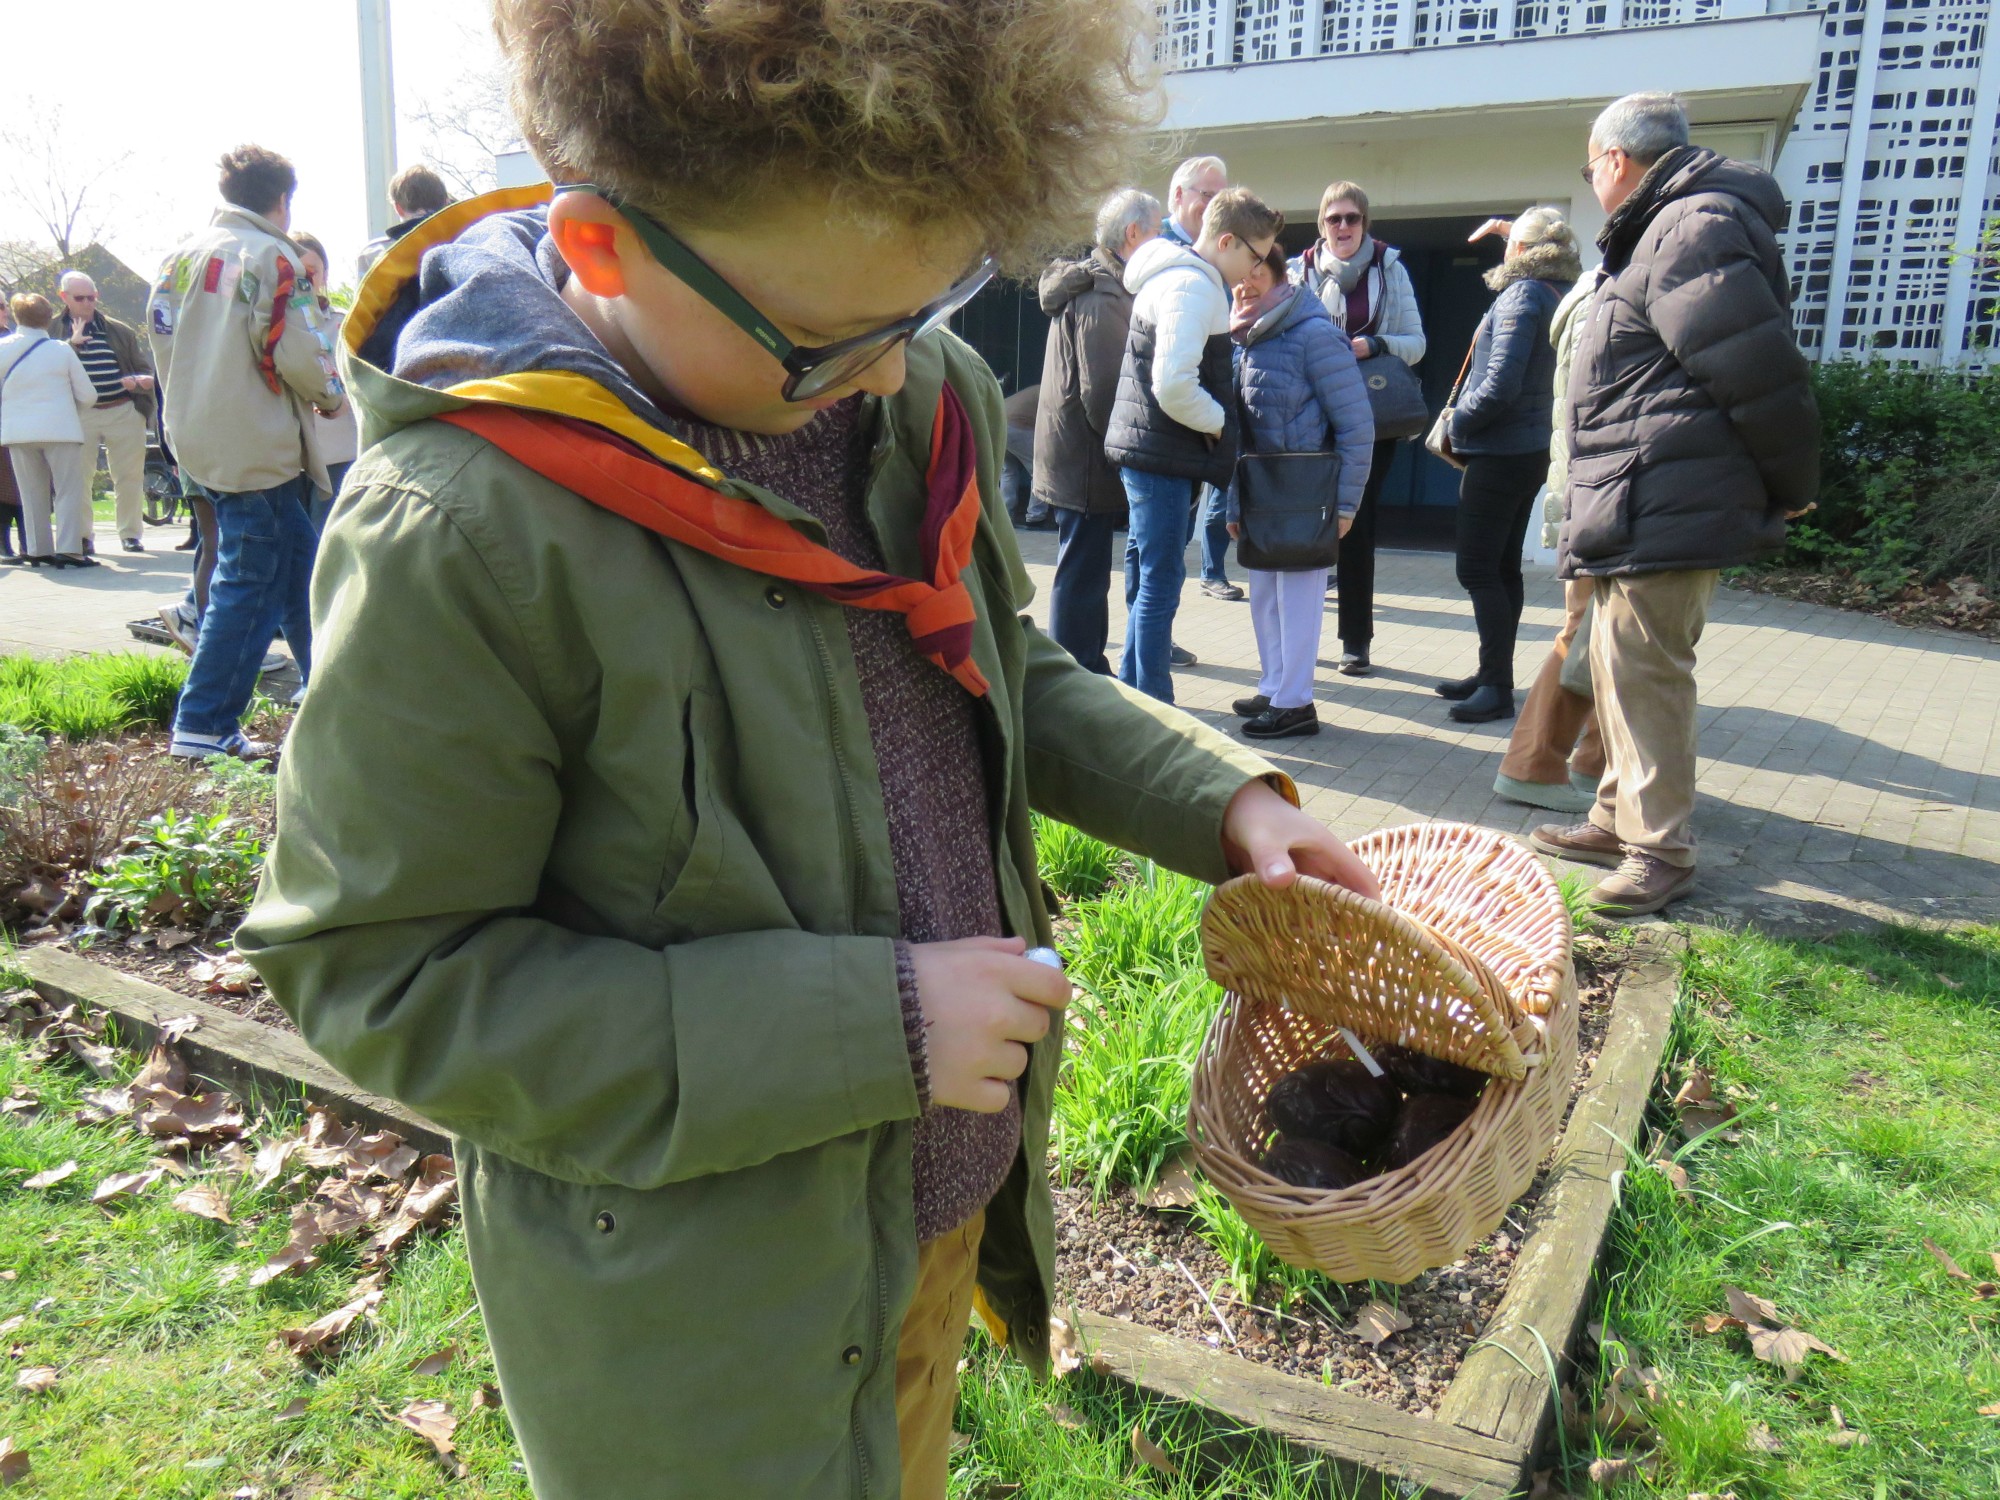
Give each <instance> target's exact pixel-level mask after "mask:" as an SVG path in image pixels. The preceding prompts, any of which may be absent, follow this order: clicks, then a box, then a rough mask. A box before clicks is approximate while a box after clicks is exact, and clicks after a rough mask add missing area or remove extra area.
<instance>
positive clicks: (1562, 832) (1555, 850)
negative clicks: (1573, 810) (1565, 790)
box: [1528, 818, 1625, 870]
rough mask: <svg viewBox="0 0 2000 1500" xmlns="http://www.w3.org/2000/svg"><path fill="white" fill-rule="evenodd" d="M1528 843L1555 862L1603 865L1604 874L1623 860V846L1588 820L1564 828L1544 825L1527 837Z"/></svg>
mask: <svg viewBox="0 0 2000 1500" xmlns="http://www.w3.org/2000/svg"><path fill="white" fill-rule="evenodd" d="M1528 842H1529V844H1531V845H1532V846H1533V847H1534V848H1536V849H1538V850H1540V851H1541V852H1542V853H1543V854H1553V855H1554V856H1555V857H1556V858H1557V859H1573V860H1576V861H1577V862H1578V863H1580V864H1586V865H1603V866H1604V867H1605V868H1606V869H1607V870H1615V869H1617V868H1618V863H1619V861H1620V860H1622V859H1624V858H1625V846H1624V845H1623V844H1621V843H1619V842H1618V836H1617V835H1616V834H1613V833H1606V832H1605V831H1604V830H1603V829H1602V828H1599V827H1598V826H1597V825H1596V824H1595V823H1593V822H1591V821H1590V820H1589V819H1588V818H1585V819H1584V820H1583V821H1582V822H1581V823H1572V824H1570V825H1569V826H1568V827H1564V826H1563V825H1562V824H1561V823H1544V824H1543V825H1542V826H1541V827H1540V828H1537V829H1536V830H1535V831H1534V832H1533V833H1531V834H1529V835H1528Z"/></svg>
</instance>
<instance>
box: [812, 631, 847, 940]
mask: <svg viewBox="0 0 2000 1500" xmlns="http://www.w3.org/2000/svg"><path fill="white" fill-rule="evenodd" d="M802 603H803V601H802ZM805 616H806V626H807V628H808V629H810V630H811V631H812V638H813V649H814V650H815V651H816V652H818V653H819V666H820V690H821V693H822V694H823V696H824V701H825V703H826V732H827V738H828V740H829V741H830V743H831V747H832V750H833V768H834V774H835V777H836V778H837V779H838V781H839V784H840V811H841V827H842V839H841V845H842V847H841V854H842V856H843V858H844V859H845V861H846V864H847V870H848V875H847V930H848V931H850V932H852V931H853V930H854V929H855V927H856V926H857V925H858V924H859V922H860V920H861V880H862V869H861V848H862V838H861V814H860V813H859V812H858V811H857V810H856V809H855V806H854V788H853V787H852V786H851V785H850V784H849V783H848V779H847V749H846V746H845V744H844V743H843V742H842V739H841V732H840V704H839V702H838V700H837V699H836V698H835V696H834V689H833V652H832V650H831V649H830V648H829V647H828V646H827V644H826V633H825V632H824V631H822V630H821V629H820V625H819V619H818V617H817V615H816V613H815V612H814V611H813V610H812V609H811V608H810V607H807V608H806V610H805Z"/></svg>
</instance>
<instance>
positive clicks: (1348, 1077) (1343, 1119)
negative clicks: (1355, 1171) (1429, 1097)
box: [1264, 1058, 1400, 1160]
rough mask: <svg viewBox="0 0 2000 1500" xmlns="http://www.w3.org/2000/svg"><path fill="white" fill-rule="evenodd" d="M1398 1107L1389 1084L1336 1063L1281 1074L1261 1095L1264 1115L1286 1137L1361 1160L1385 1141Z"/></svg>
mask: <svg viewBox="0 0 2000 1500" xmlns="http://www.w3.org/2000/svg"><path fill="white" fill-rule="evenodd" d="M1399 1102H1400V1100H1399V1099H1398V1097H1397V1090H1396V1087H1395V1085H1394V1084H1392V1083H1390V1082H1389V1081H1388V1080H1387V1079H1385V1078H1377V1077H1376V1076H1375V1075H1374V1074H1373V1073H1370V1072H1369V1071H1368V1070H1367V1069H1366V1068H1365V1067H1363V1066H1362V1065H1361V1064H1360V1063H1358V1062H1356V1061H1355V1060H1354V1059H1353V1058H1342V1059H1341V1060H1340V1061H1339V1062H1316V1063H1307V1064H1306V1065H1305V1066H1304V1067H1303V1068H1297V1069H1295V1070H1293V1071H1292V1072H1290V1073H1287V1074H1286V1075H1285V1076H1284V1077H1283V1078H1280V1079H1279V1080H1278V1081H1277V1082H1276V1083H1274V1084H1272V1085H1271V1092H1270V1093H1269V1094H1267V1095H1265V1096H1264V1112H1265V1113H1266V1114H1268V1115H1269V1116H1270V1117H1271V1123H1272V1124H1273V1125H1275V1126H1277V1127H1278V1129H1279V1130H1281V1131H1283V1132H1284V1133H1285V1134H1286V1135H1291V1136H1306V1137H1308V1138H1310V1139H1312V1140H1315V1141H1324V1142H1325V1143H1326V1144H1327V1145H1329V1146H1338V1147H1339V1148H1340V1149H1341V1150H1343V1151H1345V1152H1347V1153H1348V1154H1349V1155H1350V1156H1355V1157H1359V1158H1361V1159H1363V1160H1365V1159H1367V1158H1368V1157H1371V1156H1373V1155H1375V1153H1376V1152H1378V1151H1380V1150H1381V1149H1382V1147H1383V1146H1384V1145H1385V1144H1386V1143H1387V1142H1388V1139H1389V1132H1390V1131H1391V1130H1393V1129H1394V1128H1395V1124H1396V1106H1397V1104H1398V1103H1399Z"/></svg>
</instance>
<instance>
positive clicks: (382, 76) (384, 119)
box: [355, 0, 396, 234]
mask: <svg viewBox="0 0 2000 1500" xmlns="http://www.w3.org/2000/svg"><path fill="white" fill-rule="evenodd" d="M355 14H356V18H357V20H358V21H359V23H360V29H361V143H362V144H361V149H362V154H363V158H364V162H363V165H364V168H365V174H366V177H367V183H368V232H369V233H370V234H381V233H382V232H383V231H384V230H386V229H387V228H388V227H389V224H390V222H391V221H392V220H393V219H394V218H395V211H394V210H393V209H391V208H390V206H389V179H390V178H392V177H394V176H395V175H396V80H395V78H394V76H393V75H392V73H391V71H390V64H389V54H390V38H389V0H355Z"/></svg>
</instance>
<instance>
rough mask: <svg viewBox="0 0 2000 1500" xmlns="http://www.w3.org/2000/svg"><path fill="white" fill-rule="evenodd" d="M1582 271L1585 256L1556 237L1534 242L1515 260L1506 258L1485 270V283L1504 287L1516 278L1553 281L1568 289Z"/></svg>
mask: <svg viewBox="0 0 2000 1500" xmlns="http://www.w3.org/2000/svg"><path fill="white" fill-rule="evenodd" d="M1581 275H1583V260H1582V258H1581V257H1580V256H1579V255H1578V254H1577V253H1576V250H1575V248H1574V247H1573V246H1570V245H1560V244H1556V243H1554V242H1553V241H1551V242H1548V243H1544V244H1540V245H1531V246H1530V247H1529V248H1528V249H1526V250H1523V251H1522V252H1521V253H1520V254H1519V255H1517V256H1515V257H1514V258H1513V259H1512V260H1503V261H1501V262H1500V264H1499V265H1497V266H1495V267H1494V268H1493V269H1492V270H1490V271H1488V272H1487V273H1486V284H1487V285H1488V286H1489V287H1491V288H1492V289H1493V290H1494V291H1496V292H1498V291H1504V290H1505V289H1506V288H1508V287H1510V286H1512V285H1513V284H1514V283H1515V282H1517V281H1552V282H1555V283H1557V284H1558V285H1560V286H1562V287H1563V289H1564V290H1565V291H1567V290H1568V288H1569V287H1570V286H1571V285H1572V284H1573V283H1574V282H1575V281H1576V279H1577V278H1578V277H1579V276H1581Z"/></svg>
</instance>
